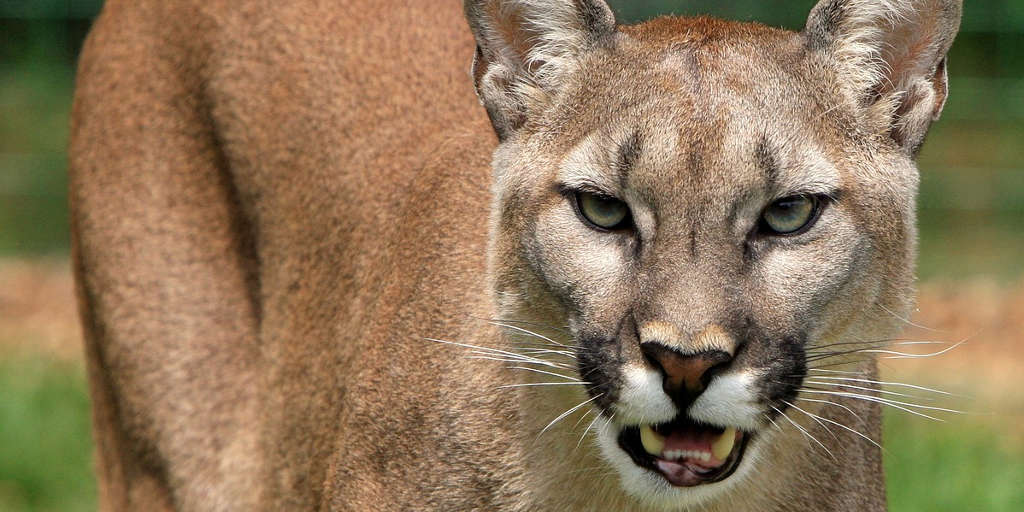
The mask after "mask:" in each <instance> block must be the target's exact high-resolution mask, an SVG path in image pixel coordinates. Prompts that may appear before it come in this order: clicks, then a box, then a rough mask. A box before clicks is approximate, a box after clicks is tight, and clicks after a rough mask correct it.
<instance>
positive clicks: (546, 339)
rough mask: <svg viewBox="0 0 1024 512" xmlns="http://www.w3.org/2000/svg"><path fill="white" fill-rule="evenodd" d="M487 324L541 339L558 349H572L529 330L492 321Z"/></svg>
mask: <svg viewBox="0 0 1024 512" xmlns="http://www.w3.org/2000/svg"><path fill="white" fill-rule="evenodd" d="M488 323H490V324H491V325H497V326H500V327H505V328H506V329H513V330H516V331H519V332H522V333H524V334H527V335H530V336H533V337H535V338H540V339H542V340H544V341H547V342H550V343H552V344H554V345H558V346H559V347H565V348H572V347H570V346H569V345H566V344H564V343H559V342H557V341H555V340H553V339H551V338H548V337H547V336H544V335H543V334H537V333H535V332H533V331H531V330H529V329H523V328H522V327H516V326H514V325H509V324H505V323H501V322H495V321H493V320H488Z"/></svg>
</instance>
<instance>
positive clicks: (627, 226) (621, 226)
mask: <svg viewBox="0 0 1024 512" xmlns="http://www.w3.org/2000/svg"><path fill="white" fill-rule="evenodd" d="M562 193H563V194H564V195H565V196H566V198H567V199H568V200H569V202H570V203H571V204H572V210H573V211H574V212H576V217H577V218H578V219H580V222H582V223H583V224H585V225H586V226H587V227H589V228H591V229H593V230H595V231H600V232H602V233H619V232H623V231H628V230H632V229H633V209H632V208H630V207H629V205H628V204H626V202H625V201H623V200H622V199H619V198H617V197H615V196H613V195H609V194H605V193H603V192H595V191H593V190H578V189H564V190H563V191H562ZM580 194H590V195H592V196H596V197H599V198H601V199H604V200H608V201H618V202H620V203H622V204H624V205H626V216H625V217H624V218H623V219H622V220H621V221H620V222H619V223H618V224H616V225H614V226H612V227H610V228H606V227H604V226H599V225H597V224H594V222H593V221H591V220H590V219H588V218H587V216H586V215H584V214H583V210H582V209H581V208H580Z"/></svg>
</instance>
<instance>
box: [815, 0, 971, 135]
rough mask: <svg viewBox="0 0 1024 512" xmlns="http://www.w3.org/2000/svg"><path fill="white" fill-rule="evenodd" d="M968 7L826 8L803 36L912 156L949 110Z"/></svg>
mask: <svg viewBox="0 0 1024 512" xmlns="http://www.w3.org/2000/svg"><path fill="white" fill-rule="evenodd" d="M962 9H963V6H962V0H821V1H820V2H819V3H818V5H816V6H815V7H814V9H813V10H812V11H811V14H810V17H809V18H808V20H807V26H806V28H805V29H804V35H805V37H806V40H807V45H808V46H809V48H810V49H811V50H812V51H816V52H825V53H826V54H827V57H828V58H829V60H831V61H833V62H835V63H836V64H838V66H839V80H840V82H841V84H840V87H844V88H846V89H847V90H848V91H849V92H850V93H851V94H852V95H854V97H855V98H856V99H857V101H859V102H860V103H861V104H862V105H863V106H864V107H865V108H869V109H870V110H871V111H870V112H869V116H870V119H872V120H873V121H875V122H877V123H878V126H877V127H876V128H877V129H878V130H881V131H886V130H887V131H888V133H889V135H890V136H891V137H892V138H893V140H895V141H896V143H897V144H899V145H900V146H901V147H903V148H904V149H905V150H906V151H907V152H908V153H910V154H911V155H916V154H917V150H918V149H919V148H920V146H921V143H922V142H924V137H925V134H926V132H927V131H928V127H929V125H931V123H932V121H934V120H936V119H938V118H939V114H941V113H942V107H943V105H945V103H946V93H947V91H948V84H947V79H946V52H948V51H949V47H950V45H952V44H953V38H954V37H955V36H956V33H957V30H958V29H959V27H960V13H961V11H962Z"/></svg>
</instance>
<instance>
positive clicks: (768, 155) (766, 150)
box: [754, 136, 779, 189]
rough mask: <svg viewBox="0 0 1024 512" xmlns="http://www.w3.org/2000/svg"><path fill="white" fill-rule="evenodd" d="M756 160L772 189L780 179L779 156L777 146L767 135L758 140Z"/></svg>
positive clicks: (755, 150)
mask: <svg viewBox="0 0 1024 512" xmlns="http://www.w3.org/2000/svg"><path fill="white" fill-rule="evenodd" d="M754 161H755V162H757V166H758V167H760V168H761V171H763V172H764V177H765V180H766V181H767V182H768V188H769V189H771V188H772V187H773V186H774V185H775V182H776V181H777V180H778V179H779V157H778V154H777V153H776V150H775V147H774V146H773V145H772V143H770V142H768V137H767V136H762V137H761V140H760V141H758V143H757V147H756V148H755V149H754Z"/></svg>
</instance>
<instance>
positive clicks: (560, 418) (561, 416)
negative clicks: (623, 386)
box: [537, 393, 604, 437]
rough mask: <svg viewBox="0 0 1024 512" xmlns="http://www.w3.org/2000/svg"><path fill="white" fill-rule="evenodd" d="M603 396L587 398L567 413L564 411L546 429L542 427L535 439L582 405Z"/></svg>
mask: <svg viewBox="0 0 1024 512" xmlns="http://www.w3.org/2000/svg"><path fill="white" fill-rule="evenodd" d="M603 394H604V393H602V394H600V395H594V396H593V397H592V398H588V399H586V400H584V401H582V402H580V403H579V404H577V405H575V406H573V407H572V408H571V409H569V410H568V411H565V412H563V413H562V414H559V415H558V417H557V418H555V419H553V420H551V423H548V425H547V426H546V427H544V428H543V429H541V431H540V433H539V434H537V437H540V436H541V435H543V434H544V432H547V431H548V429H549V428H551V426H552V425H554V424H555V423H558V422H559V421H561V420H562V418H565V417H566V416H568V415H570V414H572V413H573V412H574V411H576V410H577V409H579V408H580V407H583V406H584V405H587V404H588V403H590V402H593V401H594V400H597V399H598V398H600V397H601V395H603Z"/></svg>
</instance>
